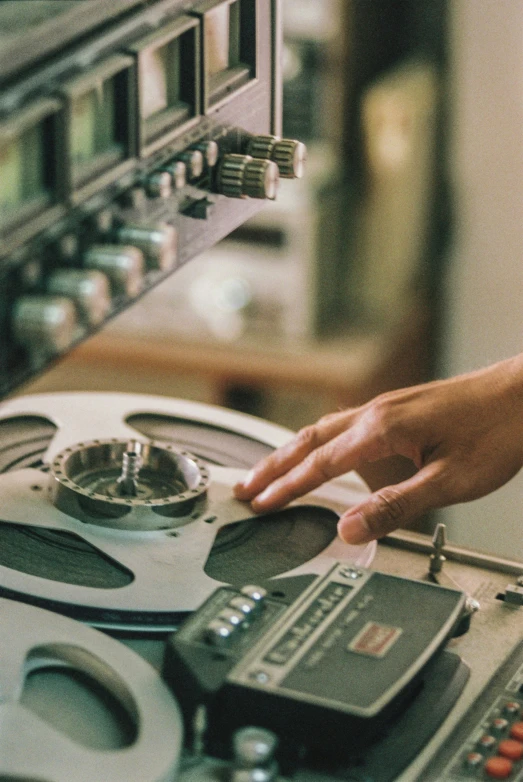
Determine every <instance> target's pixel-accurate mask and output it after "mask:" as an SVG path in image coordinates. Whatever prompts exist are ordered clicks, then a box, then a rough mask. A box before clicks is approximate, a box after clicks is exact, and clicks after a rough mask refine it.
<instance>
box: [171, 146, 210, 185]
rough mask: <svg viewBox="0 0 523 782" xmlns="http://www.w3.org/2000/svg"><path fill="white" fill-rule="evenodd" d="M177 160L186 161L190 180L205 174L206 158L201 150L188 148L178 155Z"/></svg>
mask: <svg viewBox="0 0 523 782" xmlns="http://www.w3.org/2000/svg"><path fill="white" fill-rule="evenodd" d="M176 160H180V161H181V162H182V163H185V166H186V169H187V179H188V180H192V179H198V177H201V175H202V174H203V167H204V159H203V154H202V152H201V150H199V149H186V150H185V151H184V152H180V154H179V155H177V156H176Z"/></svg>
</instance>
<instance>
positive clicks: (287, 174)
mask: <svg viewBox="0 0 523 782" xmlns="http://www.w3.org/2000/svg"><path fill="white" fill-rule="evenodd" d="M246 151H247V154H248V155H251V156H252V157H254V158H261V159H263V160H272V161H274V163H276V165H277V166H278V169H279V172H280V176H281V177H284V178H286V179H300V178H301V177H302V176H303V174H304V171H305V161H306V159H307V147H306V146H305V144H303V143H302V142H301V141H296V139H290V138H280V137H279V136H270V135H265V136H264V135H260V136H252V138H250V139H249V142H248V144H247V150H246Z"/></svg>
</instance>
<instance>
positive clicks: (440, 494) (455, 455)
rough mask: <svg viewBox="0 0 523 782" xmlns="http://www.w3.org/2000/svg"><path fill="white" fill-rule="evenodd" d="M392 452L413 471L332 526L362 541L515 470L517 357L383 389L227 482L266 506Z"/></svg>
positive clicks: (521, 459)
mask: <svg viewBox="0 0 523 782" xmlns="http://www.w3.org/2000/svg"><path fill="white" fill-rule="evenodd" d="M393 454H401V455H402V456H406V457H408V458H410V459H411V460H412V461H413V462H414V464H415V465H416V467H417V468H418V471H417V473H416V474H415V475H414V476H412V477H411V478H409V479H408V480H406V481H403V482H402V483H399V484H397V485H395V486H388V487H386V488H383V489H380V490H379V491H377V492H375V493H374V494H372V495H370V496H369V497H368V498H367V499H366V500H364V501H363V502H362V503H360V504H359V505H357V506H355V507H353V508H350V509H349V510H348V511H347V512H346V513H345V514H344V515H343V516H342V517H341V519H340V521H339V524H338V532H339V534H340V536H341V537H342V538H343V539H344V540H345V541H346V542H348V543H364V542H367V541H369V540H373V539H375V538H380V537H382V536H383V535H386V534H387V533H388V532H390V531H391V530H393V529H396V528H397V527H403V526H406V525H408V524H409V523H410V522H411V521H413V520H414V519H415V518H416V517H419V516H420V515H422V514H423V513H425V512H426V511H428V510H431V509H433V508H439V507H444V506H446V505H452V504H454V503H457V502H465V501H467V500H473V499H477V498H478V497H482V496H484V495H485V494H488V493H489V492H491V491H494V490H495V489H497V488H499V487H500V486H502V485H503V484H504V483H506V482H507V481H508V480H510V478H512V477H513V476H514V475H515V474H516V473H517V472H518V471H519V470H520V468H521V467H522V466H523V353H522V354H520V355H519V356H515V357H514V358H511V359H507V360H506V361H501V362H499V363H497V364H494V365H492V366H490V367H487V368H485V369H481V370H479V371H477V372H471V373H468V374H465V375H460V376H458V377H455V378H451V379H450V380H440V381H435V382H432V383H427V384H424V385H419V386H414V387H412V388H406V389H402V390H399V391H392V392H389V393H387V394H383V395H381V396H378V397H376V398H375V399H373V400H372V401H370V402H368V403H367V404H365V405H363V406H362V407H358V408H354V409H348V410H344V411H342V412H339V413H333V414H331V415H328V416H325V417H324V418H321V419H320V420H319V421H318V422H317V423H315V424H313V425H312V426H308V427H306V428H305V429H302V430H301V431H300V432H299V433H298V434H297V435H296V437H295V438H294V439H293V440H292V441H291V442H290V443H288V444H287V445H285V446H283V447H282V448H279V449H278V450H276V451H275V452H274V453H273V454H271V455H270V456H268V457H266V458H265V459H263V460H262V461H261V462H259V464H258V465H256V467H254V469H253V470H252V471H251V472H250V473H249V475H248V476H247V479H246V480H245V481H244V482H243V483H242V484H238V485H237V486H236V487H235V495H236V497H237V498H238V499H241V500H245V501H250V502H251V504H252V507H253V510H254V511H255V512H257V513H261V512H265V511H269V510H275V509H276V508H279V507H281V506H282V505H285V504H286V503H288V502H290V501H291V500H293V499H296V498H297V497H300V496H302V495H303V494H306V493H307V492H309V491H312V490H313V489H315V488H317V487H318V486H320V485H321V484H322V483H324V482H325V481H328V480H330V479H331V478H334V477H336V476H339V475H342V474H344V473H345V472H348V471H349V470H353V469H355V470H357V469H358V468H359V467H361V466H362V465H363V464H364V463H366V462H372V461H377V460H378V459H382V458H385V457H387V456H391V455H393Z"/></svg>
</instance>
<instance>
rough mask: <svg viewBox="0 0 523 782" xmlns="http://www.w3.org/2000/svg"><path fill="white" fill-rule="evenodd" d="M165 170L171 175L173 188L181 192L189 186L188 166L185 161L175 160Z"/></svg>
mask: <svg viewBox="0 0 523 782" xmlns="http://www.w3.org/2000/svg"><path fill="white" fill-rule="evenodd" d="M164 170H165V171H166V172H167V173H168V174H170V175H171V179H172V184H173V188H174V189H175V190H181V189H182V188H183V187H185V185H186V184H187V166H186V165H185V163H184V162H183V160H173V162H172V163H168V164H167V165H166V166H165V167H164Z"/></svg>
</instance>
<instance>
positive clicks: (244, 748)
mask: <svg viewBox="0 0 523 782" xmlns="http://www.w3.org/2000/svg"><path fill="white" fill-rule="evenodd" d="M277 746H278V738H277V736H275V734H274V733H273V732H272V731H270V730H267V729H266V728H259V727H257V726H250V725H249V726H247V727H245V728H239V729H238V730H237V731H236V732H235V733H234V735H233V752H234V759H235V761H236V763H237V764H238V765H239V766H243V767H244V768H253V767H256V766H263V765H266V764H267V763H269V762H270V761H271V760H272V759H273V758H274V753H275V751H276V748H277Z"/></svg>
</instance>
